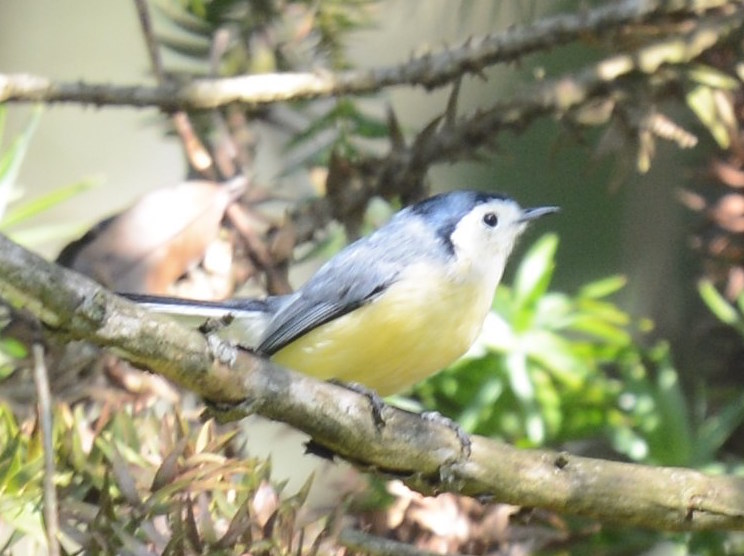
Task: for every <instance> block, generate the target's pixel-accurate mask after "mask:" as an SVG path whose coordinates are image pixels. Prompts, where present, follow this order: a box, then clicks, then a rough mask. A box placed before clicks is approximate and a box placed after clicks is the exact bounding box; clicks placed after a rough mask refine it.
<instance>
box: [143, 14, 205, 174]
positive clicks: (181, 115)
mask: <svg viewBox="0 0 744 556" xmlns="http://www.w3.org/2000/svg"><path fill="white" fill-rule="evenodd" d="M134 5H135V6H136V7H137V15H138V16H139V21H140V27H141V28H142V36H143V37H144V39H145V45H146V46H147V53H148V56H149V57H150V65H151V66H152V71H153V73H154V74H155V78H156V80H157V82H158V84H159V85H160V86H163V85H165V84H166V76H165V70H164V69H163V61H162V59H161V57H160V49H159V48H158V42H157V39H156V38H155V32H154V29H153V27H152V19H151V18H150V10H149V8H148V6H147V1H146V0H134ZM172 120H173V127H174V128H175V129H176V133H178V136H179V137H180V138H181V144H182V145H183V148H184V151H185V153H186V157H187V158H188V160H189V163H190V164H191V167H192V168H194V169H195V170H196V171H197V172H199V174H200V175H201V176H202V177H204V178H207V179H212V180H214V179H216V178H217V175H216V173H215V171H214V162H213V160H212V156H211V155H210V154H209V151H208V150H207V149H206V148H205V147H204V144H203V143H202V142H201V139H199V137H198V136H197V134H196V133H195V132H194V126H193V125H191V120H190V119H189V116H188V114H186V112H184V111H183V110H177V111H176V112H175V113H174V114H173V117H172Z"/></svg>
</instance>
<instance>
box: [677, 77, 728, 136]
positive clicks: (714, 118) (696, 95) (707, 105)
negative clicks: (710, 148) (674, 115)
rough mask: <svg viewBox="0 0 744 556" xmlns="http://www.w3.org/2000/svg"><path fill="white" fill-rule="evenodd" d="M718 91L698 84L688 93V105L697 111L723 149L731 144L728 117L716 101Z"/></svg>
mask: <svg viewBox="0 0 744 556" xmlns="http://www.w3.org/2000/svg"><path fill="white" fill-rule="evenodd" d="M716 94H717V91H716V90H715V89H712V88H710V87H707V86H705V85H698V86H697V87H694V88H693V89H692V90H691V91H690V92H688V93H687V105H688V106H689V107H690V109H691V110H692V111H693V112H695V115H696V116H697V117H698V119H699V120H700V121H701V122H702V123H703V124H704V125H705V127H707V128H708V131H709V132H710V134H711V135H712V136H713V139H715V140H716V143H718V146H719V147H721V148H722V149H728V148H729V146H730V144H731V136H730V134H729V130H730V129H731V127H730V125H729V124H730V123H731V122H727V121H725V120H727V119H728V118H727V117H726V114H724V113H722V112H721V110H720V107H719V106H718V102H717V101H716Z"/></svg>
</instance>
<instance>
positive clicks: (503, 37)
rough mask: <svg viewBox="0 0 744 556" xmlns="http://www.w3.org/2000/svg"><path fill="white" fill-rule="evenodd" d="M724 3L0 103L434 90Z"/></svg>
mask: <svg viewBox="0 0 744 556" xmlns="http://www.w3.org/2000/svg"><path fill="white" fill-rule="evenodd" d="M724 6H729V7H736V8H738V9H741V5H740V2H738V1H734V0H728V1H726V0H678V1H675V2H669V1H668V0H624V1H622V2H613V3H609V4H608V5H606V6H602V7H599V8H595V9H593V10H586V11H583V12H581V13H578V14H561V15H557V16H553V17H549V18H545V19H543V20H540V21H537V22H535V23H533V24H532V25H527V26H522V27H515V28H511V29H507V30H505V31H499V32H495V33H491V34H488V35H485V36H482V37H474V38H471V39H469V40H467V41H465V42H464V43H463V44H461V45H459V46H456V47H452V48H445V49H442V50H440V51H439V52H432V53H427V54H423V55H420V56H416V57H413V58H411V60H409V61H408V62H405V63H402V64H399V65H396V66H389V67H382V68H374V69H368V70H351V71H344V72H338V73H333V72H323V73H278V74H276V73H275V74H261V75H248V76H240V77H232V78H226V79H197V80H194V81H192V82H190V83H188V84H186V85H184V86H177V85H173V84H165V85H161V86H159V87H143V86H139V85H135V86H113V85H105V84H88V83H57V82H54V81H52V80H50V79H46V78H44V77H39V76H33V75H26V74H10V75H9V74H5V75H2V74H0V102H5V101H8V102H47V103H55V102H75V103H90V104H94V105H98V106H100V105H113V106H132V107H147V106H156V107H159V108H160V109H162V110H164V111H175V110H202V109H209V108H216V107H219V106H225V105H228V104H233V103H242V104H247V105H251V106H257V105H262V104H263V105H265V104H271V103H275V102H279V101H290V100H304V99H312V98H320V97H328V96H336V95H342V94H362V93H369V92H373V91H379V90H380V89H383V88H386V87H392V86H399V85H410V86H422V87H425V88H427V89H431V88H434V87H439V86H442V85H445V84H447V83H449V82H451V81H452V80H454V79H457V78H459V77H461V76H463V75H468V74H480V73H481V72H482V71H483V69H484V68H486V67H488V66H491V65H494V64H497V63H504V62H510V61H514V60H516V59H519V58H520V57H522V56H524V55H526V54H529V53H532V52H536V51H539V50H544V49H548V48H550V47H553V46H557V45H560V44H566V43H568V42H570V41H572V40H576V39H577V38H579V37H582V36H585V35H589V34H598V33H606V32H608V31H609V30H611V29H619V28H622V27H623V26H624V25H627V24H630V23H641V22H651V21H654V20H656V19H658V18H659V17H661V16H663V15H675V16H677V17H680V16H687V17H690V18H696V17H699V16H701V15H702V14H704V13H705V12H706V11H707V10H713V9H721V8H722V7H724Z"/></svg>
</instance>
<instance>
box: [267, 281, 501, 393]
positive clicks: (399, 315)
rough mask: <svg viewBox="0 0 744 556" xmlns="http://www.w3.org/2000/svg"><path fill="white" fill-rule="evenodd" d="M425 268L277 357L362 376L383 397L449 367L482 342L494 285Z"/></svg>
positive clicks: (323, 372)
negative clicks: (485, 285) (436, 273)
mask: <svg viewBox="0 0 744 556" xmlns="http://www.w3.org/2000/svg"><path fill="white" fill-rule="evenodd" d="M414 272H415V271H414ZM419 273H420V274H421V275H420V276H419V277H412V278H413V279H407V280H402V281H399V282H396V283H395V284H393V285H392V286H390V287H389V288H388V289H387V290H386V291H385V293H383V294H382V295H381V296H380V297H379V298H377V299H376V300H374V301H372V302H371V303H369V304H367V305H365V306H363V307H360V308H359V309H357V310H355V311H352V312H351V313H348V314H346V315H344V316H342V317H340V318H338V319H336V320H333V321H331V322H329V323H327V324H324V325H322V326H320V327H318V328H316V329H314V330H312V331H310V332H308V333H307V334H305V335H304V336H302V337H300V338H298V339H297V340H295V341H294V342H292V343H291V344H289V345H287V346H286V347H285V348H283V349H281V350H280V351H278V352H277V353H276V354H275V355H274V356H273V358H272V359H273V360H274V361H276V362H277V363H279V364H281V365H284V366H286V367H289V368H291V369H295V370H297V371H300V372H303V373H306V374H309V375H312V376H315V377H317V378H320V379H329V378H335V379H339V380H343V381H347V382H359V383H361V384H364V385H365V386H367V387H369V388H372V389H374V390H376V391H377V392H378V393H379V394H380V395H382V396H387V395H389V394H393V393H396V392H400V391H401V390H404V389H406V388H408V387H409V386H411V385H413V384H415V383H417V382H419V381H420V380H423V379H424V378H426V377H428V376H429V375H431V374H434V373H435V372H437V371H439V370H441V369H442V368H444V367H446V366H448V365H449V364H450V363H452V362H453V361H455V360H456V359H457V358H458V357H460V356H461V355H462V354H463V353H465V352H466V351H467V350H468V348H469V347H470V346H471V345H472V343H473V342H474V341H475V339H476V337H477V335H478V333H479V332H480V329H481V326H482V324H483V320H484V319H485V316H486V313H487V312H488V309H489V308H490V305H491V301H492V296H493V291H484V288H483V287H482V286H481V287H478V285H476V284H475V283H472V282H469V281H468V282H465V283H457V282H454V281H453V280H452V279H450V278H449V277H447V276H434V275H432V274H431V272H424V270H423V269H422V270H420V271H419Z"/></svg>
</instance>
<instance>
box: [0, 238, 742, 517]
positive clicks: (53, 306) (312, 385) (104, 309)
mask: <svg viewBox="0 0 744 556" xmlns="http://www.w3.org/2000/svg"><path fill="white" fill-rule="evenodd" d="M0 297H2V298H3V299H5V300H6V301H7V302H8V303H10V304H12V305H13V306H15V307H18V308H25V309H26V310H28V311H30V312H31V313H33V314H34V315H36V316H37V317H38V318H39V319H40V320H41V321H42V322H43V323H44V324H45V325H46V326H47V327H48V328H49V329H51V330H52V331H53V332H55V333H57V334H62V335H65V336H67V337H69V338H73V339H81V340H87V341H90V342H93V343H95V344H97V345H99V346H102V347H107V348H110V349H112V350H114V351H115V352H116V353H118V354H119V355H120V356H121V357H123V358H125V359H127V360H129V361H132V362H133V363H136V364H139V365H142V366H144V367H146V368H148V369H150V370H151V371H153V372H156V373H159V374H161V375H163V376H164V377H166V378H168V379H170V380H171V381H173V382H175V383H176V384H179V385H180V386H183V387H185V388H188V389H191V390H193V391H194V392H196V393H198V394H199V395H201V396H203V397H205V398H207V399H209V400H210V401H212V402H216V403H218V404H223V405H226V406H228V407H232V408H233V409H234V411H235V412H236V414H237V415H238V416H240V415H243V414H247V413H257V414H260V415H263V416H265V417H268V418H270V419H275V420H279V421H283V422H285V423H287V424H289V425H291V426H293V427H295V428H297V429H299V430H301V431H303V432H305V433H307V434H308V435H310V436H311V437H312V439H313V440H314V441H315V442H317V443H318V444H320V445H322V446H324V447H325V448H327V449H329V450H331V451H332V452H333V453H335V454H337V455H338V456H340V457H342V458H345V459H347V460H349V461H352V462H353V463H355V464H356V465H358V466H360V467H363V468H366V469H372V470H377V471H379V472H383V473H388V474H391V475H395V476H396V477H399V478H402V479H403V480H405V481H406V482H407V483H408V484H409V485H411V486H413V487H414V488H417V489H419V490H422V491H424V492H429V493H431V492H441V491H453V492H459V493H463V494H467V495H473V496H482V497H493V499H494V500H497V501H501V502H508V503H512V504H519V505H523V506H534V507H542V508H548V509H552V510H555V511H558V512H561V513H566V514H575V515H583V516H588V517H592V518H596V519H599V520H603V521H608V522H614V523H624V524H630V525H639V526H643V527H648V528H655V529H663V530H704V529H744V479H742V478H737V477H727V476H718V477H716V476H710V475H705V474H703V473H699V472H697V471H693V470H689V469H681V468H655V467H649V466H643V465H634V464H628V463H618V462H611V461H604V460H599V459H590V458H583V457H577V456H572V455H569V454H565V453H555V452H550V451H544V450H540V451H538V450H517V449H515V448H513V447H511V446H509V445H506V444H503V443H500V442H495V441H493V440H489V439H487V438H482V437H478V436H473V437H472V451H471V453H470V454H467V453H465V451H464V450H463V447H462V445H461V443H460V441H459V439H458V438H457V435H456V434H455V432H453V430H452V429H451V428H449V427H447V426H446V425H443V424H440V423H438V422H434V421H431V420H426V419H423V418H421V417H419V416H418V415H415V414H411V413H408V412H405V411H401V410H398V409H395V408H391V407H386V408H385V409H384V411H383V417H384V420H385V424H384V425H383V426H381V427H380V426H378V425H377V424H376V422H375V419H374V417H373V415H372V412H371V411H370V407H369V400H368V399H367V398H366V397H365V396H363V395H359V394H357V393H355V392H352V391H350V390H347V389H345V388H342V387H339V386H335V385H332V384H328V383H324V382H320V381H317V380H315V379H312V378H310V377H306V376H304V375H300V374H297V373H293V372H291V371H288V370H286V369H282V368H280V367H277V366H275V365H273V364H271V363H270V362H268V361H265V360H262V359H259V358H257V357H255V356H253V355H251V354H250V353H248V352H245V351H242V350H237V349H231V348H224V346H223V347H222V349H215V346H214V344H213V343H211V345H210V342H209V341H208V339H207V338H205V337H204V336H202V334H200V333H199V332H197V331H194V330H190V329H187V328H184V327H182V326H180V325H178V324H177V323H175V322H174V321H171V320H169V319H168V318H166V317H163V316H160V315H153V314H150V313H148V312H147V311H145V310H143V309H142V308H141V307H139V306H137V305H134V304H131V303H129V302H127V301H125V300H123V299H121V298H120V297H118V296H116V295H115V294H113V293H111V292H109V291H107V290H105V289H104V288H102V287H101V286H99V285H97V284H95V283H94V282H92V281H91V280H89V279H87V278H85V277H82V276H80V275H78V274H76V273H74V272H71V271H69V270H66V269H63V268H61V267H59V266H56V265H54V264H52V263H49V262H47V261H45V260H44V259H42V258H41V257H39V256H37V255H35V254H33V253H31V252H29V251H27V250H25V249H23V248H22V247H20V246H18V245H16V244H15V243H13V242H12V241H10V240H9V239H7V238H6V237H4V236H0ZM218 352H220V356H219V357H217V356H216V355H215V353H218ZM228 359H229V360H230V361H229V362H228Z"/></svg>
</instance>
